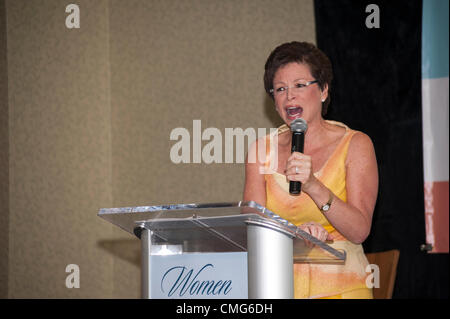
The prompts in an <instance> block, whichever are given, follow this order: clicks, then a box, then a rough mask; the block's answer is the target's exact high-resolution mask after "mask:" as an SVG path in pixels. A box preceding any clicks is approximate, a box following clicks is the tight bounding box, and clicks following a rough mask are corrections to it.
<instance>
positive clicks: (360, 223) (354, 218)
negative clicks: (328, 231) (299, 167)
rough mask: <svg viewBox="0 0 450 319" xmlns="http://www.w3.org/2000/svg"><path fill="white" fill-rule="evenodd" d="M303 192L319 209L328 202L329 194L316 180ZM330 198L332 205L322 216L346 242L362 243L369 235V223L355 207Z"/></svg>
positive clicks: (335, 197)
mask: <svg viewBox="0 0 450 319" xmlns="http://www.w3.org/2000/svg"><path fill="white" fill-rule="evenodd" d="M303 191H305V192H306V193H307V194H308V195H309V196H310V197H311V199H312V200H313V201H314V202H315V203H316V205H317V207H318V208H319V209H320V208H321V207H322V206H323V205H325V204H326V203H327V202H328V200H329V198H330V193H331V191H330V190H329V189H328V188H327V187H326V186H325V185H324V184H322V183H321V182H320V181H319V180H317V179H316V180H315V182H314V183H312V184H310V185H309V187H308V188H306V189H305V188H304V189H303ZM331 194H332V193H331ZM332 196H333V198H332V204H331V206H330V209H329V210H328V211H327V212H323V214H324V216H325V217H326V218H327V219H328V221H329V222H330V224H331V225H333V227H334V228H335V229H336V230H337V231H338V232H339V233H340V234H341V235H343V236H344V237H345V238H346V239H347V240H349V241H351V242H353V243H355V244H360V243H362V242H363V241H364V240H365V239H366V238H367V236H368V235H369V232H370V227H371V223H370V221H369V220H368V219H367V217H366V216H365V215H364V214H363V213H362V212H361V211H360V210H359V209H358V208H356V207H355V206H353V205H351V204H349V203H346V202H344V201H342V200H341V199H339V198H338V197H337V196H336V195H334V194H333V195H332Z"/></svg>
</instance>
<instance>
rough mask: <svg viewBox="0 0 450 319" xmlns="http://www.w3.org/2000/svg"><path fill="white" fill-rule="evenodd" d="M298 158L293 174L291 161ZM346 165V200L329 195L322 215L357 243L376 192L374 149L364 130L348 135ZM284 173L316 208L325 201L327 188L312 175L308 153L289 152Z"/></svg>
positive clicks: (365, 232)
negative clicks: (295, 181)
mask: <svg viewBox="0 0 450 319" xmlns="http://www.w3.org/2000/svg"><path fill="white" fill-rule="evenodd" d="M299 162H301V164H300V165H301V167H300V173H299V174H295V164H298V163H299ZM346 169H347V173H346V189H347V202H343V201H342V200H340V199H339V198H338V197H337V196H334V195H333V201H332V204H331V208H330V210H329V211H327V212H325V213H324V215H325V217H326V218H327V219H328V221H329V222H330V223H331V224H332V225H333V227H334V228H335V229H336V230H337V231H338V232H339V233H341V234H342V235H343V236H344V237H345V238H347V239H348V240H349V241H351V242H353V243H355V244H360V243H362V242H363V241H364V240H365V239H366V238H367V236H368V235H369V232H370V228H371V225H372V214H373V210H374V208H375V202H376V198H377V194H378V168H377V162H376V157H375V150H374V148H373V144H372V141H371V140H370V138H369V137H368V136H367V135H366V134H363V133H360V132H358V133H356V134H355V135H354V136H353V137H352V140H351V142H350V145H349V149H348V153H347V159H346ZM287 174H290V175H287V177H288V179H289V180H300V181H301V182H302V190H303V191H304V192H305V193H307V194H308V195H309V196H310V197H311V198H312V200H313V201H314V202H315V203H316V205H317V206H318V207H319V208H320V207H322V206H323V205H324V204H326V203H327V202H328V200H329V197H330V192H331V191H330V190H329V189H328V188H327V187H326V186H325V185H323V184H322V183H321V182H320V181H319V180H318V179H317V178H315V177H314V175H313V170H312V165H311V157H310V156H307V155H304V154H301V153H293V155H291V157H290V158H289V160H288V167H287Z"/></svg>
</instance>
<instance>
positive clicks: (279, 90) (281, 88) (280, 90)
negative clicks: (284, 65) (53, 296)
mask: <svg viewBox="0 0 450 319" xmlns="http://www.w3.org/2000/svg"><path fill="white" fill-rule="evenodd" d="M284 90H285V88H284V87H280V88H278V89H276V91H277V92H283V91H284Z"/></svg>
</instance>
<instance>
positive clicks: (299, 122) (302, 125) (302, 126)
mask: <svg viewBox="0 0 450 319" xmlns="http://www.w3.org/2000/svg"><path fill="white" fill-rule="evenodd" d="M290 126H291V131H292V132H299V133H305V132H306V130H307V129H308V124H307V123H306V121H305V120H304V119H302V118H298V119H295V120H293V121H292V122H291V125H290Z"/></svg>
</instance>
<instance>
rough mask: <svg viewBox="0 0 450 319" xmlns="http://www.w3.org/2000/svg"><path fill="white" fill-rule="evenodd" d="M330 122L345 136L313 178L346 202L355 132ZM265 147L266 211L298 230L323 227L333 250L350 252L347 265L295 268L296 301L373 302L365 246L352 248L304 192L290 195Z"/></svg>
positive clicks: (296, 265) (285, 127)
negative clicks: (348, 163)
mask: <svg viewBox="0 0 450 319" xmlns="http://www.w3.org/2000/svg"><path fill="white" fill-rule="evenodd" d="M327 122H328V123H330V124H334V125H338V126H342V127H344V128H345V129H346V132H345V134H344V136H343V137H342V140H341V141H340V142H339V144H338V146H337V147H336V149H335V150H334V152H333V154H332V155H331V157H330V158H329V159H328V160H327V162H326V163H325V165H324V166H323V167H322V168H321V169H320V170H319V171H318V172H316V173H314V175H315V177H316V178H318V179H319V180H320V181H321V182H322V183H323V184H324V185H325V186H326V187H328V188H329V189H330V190H331V191H332V192H333V193H334V194H335V195H336V196H337V197H339V198H340V199H341V200H342V201H344V202H346V201H347V192H346V187H345V179H346V178H345V177H346V169H345V159H346V157H347V150H348V146H349V143H350V140H351V138H352V136H353V134H354V133H356V131H354V130H351V129H350V128H348V127H347V126H346V125H344V124H342V123H339V122H335V121H327ZM286 130H289V127H288V126H287V125H282V126H281V127H279V128H278V130H277V131H275V132H274V134H281V133H283V132H285V131H286ZM266 147H267V151H268V155H269V157H268V160H267V161H266V163H265V168H266V171H265V181H266V198H267V200H266V207H267V208H268V209H269V210H271V211H273V212H274V213H275V214H277V215H279V216H281V217H282V218H284V219H287V220H289V221H290V222H291V223H293V224H295V225H297V226H299V225H301V224H303V223H306V222H311V221H314V222H317V223H320V224H321V225H322V226H323V227H324V228H325V229H326V230H327V231H328V232H329V233H331V234H332V236H333V237H334V240H333V243H332V244H330V246H332V247H333V248H336V249H343V250H345V251H346V252H347V259H346V262H345V264H344V265H329V264H307V263H302V264H294V297H295V298H352V299H356V298H369V299H371V298H373V297H372V289H370V288H367V285H366V278H367V276H368V275H369V274H370V272H366V267H367V265H368V264H369V263H368V261H367V258H366V256H365V254H364V251H363V248H362V245H360V244H359V245H356V244H353V243H351V242H350V241H348V240H346V239H345V238H344V237H343V236H342V235H341V234H339V233H338V232H337V231H336V230H335V229H334V228H333V226H332V225H331V224H330V223H329V222H328V220H327V219H326V218H325V216H324V215H323V214H322V213H321V211H320V209H319V208H318V207H317V205H316V204H315V203H314V201H313V200H312V199H311V198H310V197H309V196H308V195H307V194H305V193H303V192H302V193H301V195H300V196H292V195H290V194H289V182H286V176H285V175H282V174H280V173H278V172H276V171H275V170H273V169H270V166H271V165H270V162H271V161H273V159H274V153H273V151H272V150H271V149H270V143H267V144H266Z"/></svg>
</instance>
